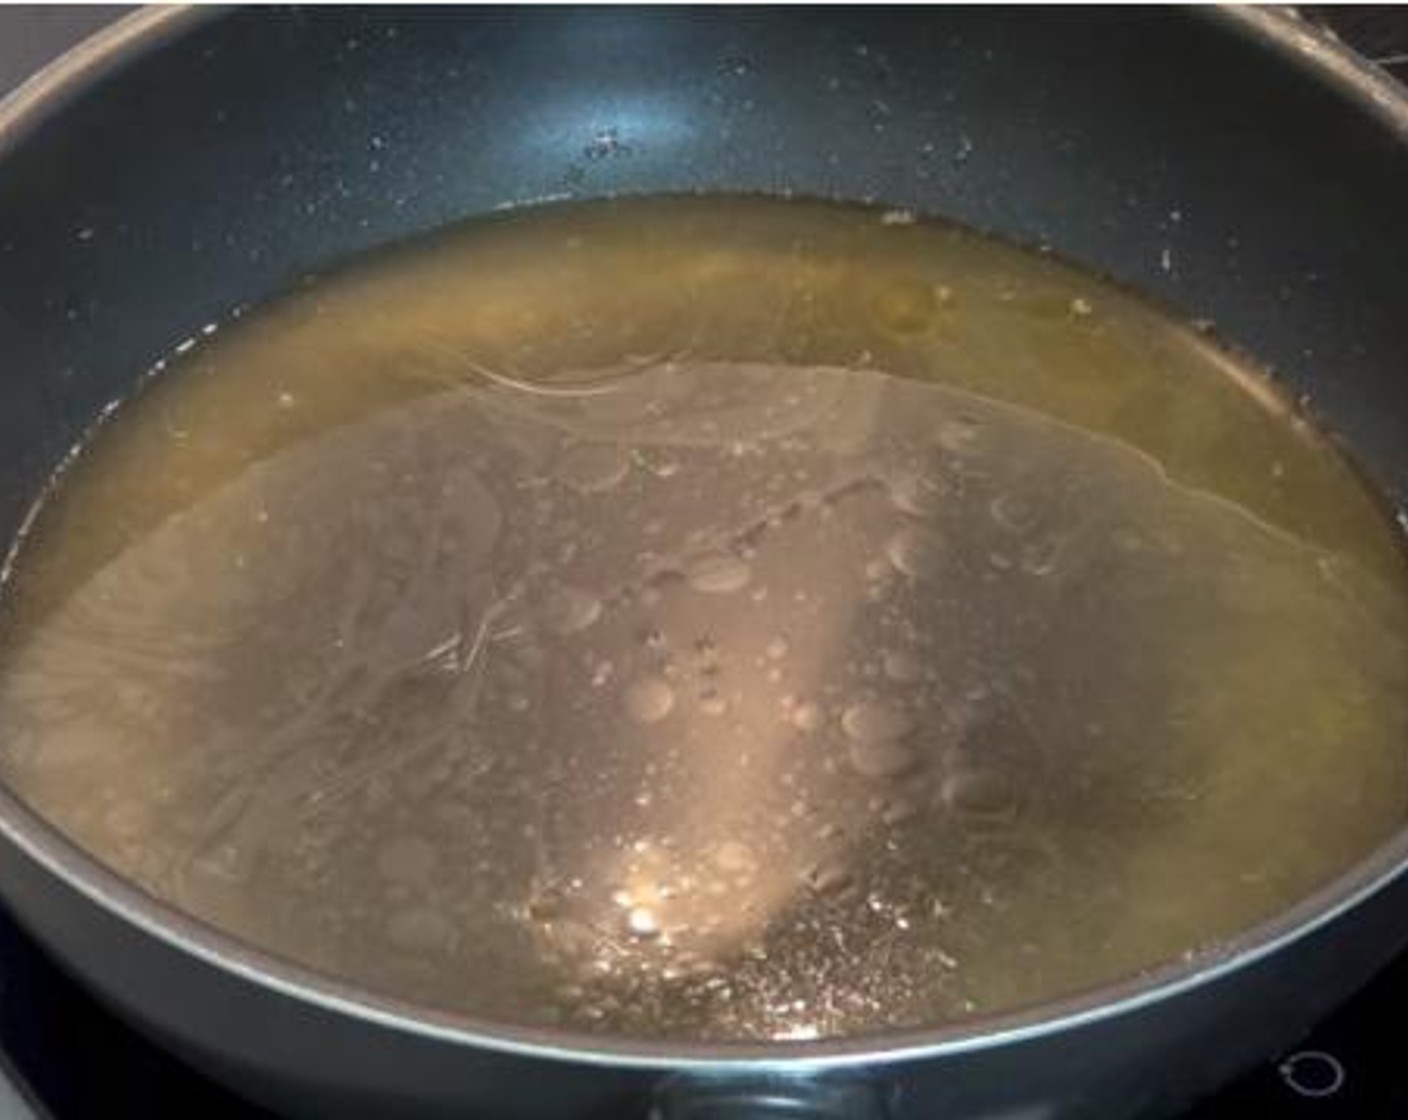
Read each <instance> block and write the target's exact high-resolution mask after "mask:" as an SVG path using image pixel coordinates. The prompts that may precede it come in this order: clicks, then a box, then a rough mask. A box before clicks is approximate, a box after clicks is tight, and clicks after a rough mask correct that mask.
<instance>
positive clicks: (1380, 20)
mask: <svg viewBox="0 0 1408 1120" xmlns="http://www.w3.org/2000/svg"><path fill="white" fill-rule="evenodd" d="M124 10H125V9H123V8H119V7H113V6H109V7H94V6H73V7H64V8H56V7H45V6H41V5H22V6H17V7H10V8H4V7H0V94H3V92H4V91H5V90H7V89H9V88H10V87H12V86H14V85H16V84H17V83H18V82H19V81H20V80H22V79H23V78H24V77H25V76H27V74H28V73H30V72H32V71H33V70H34V69H35V68H36V67H38V66H40V65H42V64H43V63H44V62H46V61H47V60H48V59H50V58H52V57H53V56H54V55H56V54H57V53H58V52H59V51H61V50H63V49H64V48H66V47H67V46H68V45H70V44H71V43H73V42H75V41H76V40H77V39H78V38H80V37H81V36H83V35H84V34H87V33H88V32H90V31H91V30H93V29H94V28H96V27H98V26H101V25H102V24H103V23H106V22H109V21H110V20H112V19H114V18H116V17H117V16H118V15H120V14H122V12H123V11H124ZM1301 11H1302V12H1303V13H1305V14H1306V15H1307V16H1308V17H1309V18H1311V19H1313V20H1316V21H1317V22H1320V23H1323V24H1325V25H1327V26H1329V27H1330V28H1331V29H1332V30H1334V31H1335V32H1336V33H1337V34H1338V35H1339V36H1340V37H1341V38H1343V39H1344V40H1345V41H1346V42H1348V43H1350V44H1351V45H1352V46H1354V47H1355V48H1357V49H1358V50H1360V51H1361V52H1362V53H1364V54H1365V55H1366V56H1368V57H1369V58H1371V59H1373V60H1375V61H1376V62H1378V63H1379V64H1380V65H1381V66H1383V67H1384V68H1385V69H1386V70H1388V71H1389V72H1391V73H1394V74H1395V75H1396V76H1398V77H1399V78H1400V79H1402V80H1404V81H1408V7H1375V8H1369V7H1360V6H1350V7H1334V8H1332V7H1328V6H1326V7H1320V6H1312V7H1303V8H1302V9H1301ZM1405 1007H1408V953H1405V954H1404V955H1403V956H1402V957H1400V958H1399V959H1398V961H1396V962H1395V963H1394V964H1392V965H1391V966H1390V967H1389V968H1388V969H1387V970H1385V971H1384V972H1383V973H1382V974H1381V975H1380V976H1379V977H1377V978H1376V979H1375V980H1374V981H1373V982H1372V983H1371V984H1369V986H1368V987H1367V988H1365V989H1364V990H1363V991H1361V992H1360V993H1359V994H1358V995H1356V996H1354V997H1353V998H1352V999H1350V1000H1349V1001H1348V1002H1347V1003H1346V1004H1345V1005H1344V1006H1343V1007H1342V1008H1341V1009H1340V1010H1339V1011H1338V1012H1336V1013H1335V1014H1334V1015H1332V1016H1331V1017H1330V1018H1329V1019H1327V1020H1326V1021H1325V1022H1323V1023H1322V1024H1321V1025H1320V1026H1319V1027H1318V1028H1317V1029H1316V1030H1315V1031H1313V1032H1312V1033H1311V1034H1310V1036H1309V1037H1307V1038H1305V1039H1303V1040H1302V1041H1301V1042H1300V1043H1299V1044H1298V1045H1296V1046H1295V1047H1293V1048H1292V1049H1291V1050H1290V1051H1288V1052H1286V1053H1284V1054H1281V1055H1278V1056H1276V1057H1275V1058H1273V1059H1272V1060H1270V1061H1268V1062H1266V1063H1264V1064H1263V1065H1262V1066H1260V1067H1258V1068H1256V1069H1254V1070H1252V1071H1251V1072H1250V1073H1248V1074H1247V1075H1246V1076H1245V1077H1243V1078H1242V1079H1241V1080H1240V1081H1237V1082H1235V1083H1233V1084H1231V1085H1229V1086H1227V1087H1226V1088H1225V1089H1223V1090H1222V1091H1221V1092H1220V1093H1218V1094H1217V1095H1216V1096H1215V1097H1213V1098H1211V1099H1209V1100H1207V1101H1205V1102H1203V1103H1202V1104H1201V1105H1199V1106H1198V1107H1197V1108H1195V1109H1193V1110H1192V1111H1191V1112H1190V1113H1188V1114H1187V1117H1186V1118H1185V1120H1234V1118H1235V1120H1243V1118H1245V1117H1261V1116H1268V1117H1276V1118H1278V1120H1282V1118H1284V1120H1296V1118H1302V1117H1303V1118H1306V1120H1350V1118H1352V1120H1389V1118H1393V1120H1401V1118H1403V1117H1405V1116H1408V1062H1405V1060H1404V1059H1405V1055H1404V1052H1403V1043H1402V1039H1403V1038H1404V1037H1405V1032H1404V1019H1403V1010H1404V1008H1405ZM7 1075H8V1081H7ZM107 1116H139V1117H146V1118H154V1120H162V1118H166V1117H201V1118H202V1120H256V1118H259V1117H264V1118H266V1120H272V1117H271V1114H270V1113H268V1112H266V1111H264V1110H262V1109H260V1108H257V1107H255V1106H253V1105H250V1104H247V1103H245V1102H243V1101H241V1100H239V1099H238V1098H237V1097H235V1096H233V1095H232V1094H230V1093H229V1092H227V1091H226V1090H224V1089H222V1088H220V1087H219V1086H217V1085H215V1084H214V1083H212V1082H211V1081H209V1080H208V1079H207V1078H205V1077H203V1076H202V1075H201V1074H200V1073H198V1072H196V1071H195V1070H193V1069H191V1068H190V1067H188V1066H187V1065H185V1064H184V1063H182V1062H180V1061H178V1060H177V1059H175V1058H173V1057H171V1056H169V1055H167V1054H166V1053H164V1052H163V1051H162V1050H160V1049H159V1048H157V1047H156V1046H155V1045H153V1044H152V1043H150V1042H148V1041H146V1040H145V1039H144V1038H143V1037H142V1036H140V1035H139V1034H137V1033H135V1032H134V1031H133V1030H132V1029H131V1028H130V1027H128V1026H126V1025H125V1024H124V1023H122V1022H121V1021H120V1020H118V1019H117V1018H116V1017H114V1016H113V1015H112V1014H111V1013H110V1012H108V1011H107V1010H106V1009H105V1008H103V1007H102V1006H100V1005H99V1004H98V1003H96V1002H95V1001H94V1000H93V998H92V997H91V996H89V995H88V994H87V993H86V992H85V991H83V990H82V989H81V988H80V987H79V986H78V985H77V984H75V983H74V982H73V981H72V980H70V979H68V978H67V977H66V976H65V975H63V974H62V973H61V972H60V971H59V970H58V969H57V968H56V967H55V965H54V964H53V963H51V962H50V961H49V960H48V959H47V957H46V956H45V955H44V953H43V951H42V950H41V949H40V948H39V947H38V946H36V945H35V943H34V942H33V941H32V940H31V939H30V938H28V937H27V936H26V935H25V934H24V933H23V932H21V931H20V930H19V929H18V928H17V927H16V925H15V923H14V922H13V921H12V920H11V919H10V918H9V916H8V915H7V914H5V912H4V911H3V909H0V1120H31V1118H32V1117H40V1118H47V1120H86V1118H89V1117H107Z"/></svg>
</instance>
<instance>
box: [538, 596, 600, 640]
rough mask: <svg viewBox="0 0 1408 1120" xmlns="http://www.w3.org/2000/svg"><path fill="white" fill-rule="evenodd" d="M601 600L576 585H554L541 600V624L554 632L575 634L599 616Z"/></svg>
mask: <svg viewBox="0 0 1408 1120" xmlns="http://www.w3.org/2000/svg"><path fill="white" fill-rule="evenodd" d="M601 610H602V606H601V600H600V599H599V598H597V596H595V595H593V594H592V593H591V592H589V591H583V590H581V589H580V588H577V587H567V586H561V587H555V588H553V590H552V591H550V592H549V593H548V595H547V598H546V599H545V600H544V601H543V608H542V617H543V625H544V626H545V627H547V629H548V630H550V631H551V632H552V633H554V634H558V635H564V636H565V635H567V634H576V633H578V632H579V631H582V630H585V629H587V627H589V626H591V625H592V623H594V622H596V620H597V619H599V618H600V617H601Z"/></svg>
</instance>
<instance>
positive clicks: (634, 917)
mask: <svg viewBox="0 0 1408 1120" xmlns="http://www.w3.org/2000/svg"><path fill="white" fill-rule="evenodd" d="M626 928H627V929H629V930H630V931H631V933H633V934H634V935H635V936H636V937H641V938H649V937H658V936H659V935H660V919H658V918H657V917H656V916H655V912H654V911H652V910H649V909H647V908H646V907H644V906H636V907H634V908H632V910H631V912H630V913H629V914H627V915H626Z"/></svg>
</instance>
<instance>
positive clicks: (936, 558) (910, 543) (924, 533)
mask: <svg viewBox="0 0 1408 1120" xmlns="http://www.w3.org/2000/svg"><path fill="white" fill-rule="evenodd" d="M885 556H886V557H887V558H888V559H889V561H890V563H891V564H893V565H894V567H895V569H896V571H899V572H903V573H904V574H905V575H907V576H909V577H910V578H912V579H923V578H924V577H926V576H932V575H933V574H934V573H935V572H936V571H937V570H938V568H939V564H940V562H941V561H942V559H943V541H942V539H941V538H940V537H939V535H938V533H936V532H935V531H934V530H932V529H929V528H926V527H924V526H920V525H906V526H904V527H903V528H902V529H900V530H899V531H898V532H896V533H895V534H894V535H893V536H892V537H891V538H890V539H889V540H888V541H886V542H885Z"/></svg>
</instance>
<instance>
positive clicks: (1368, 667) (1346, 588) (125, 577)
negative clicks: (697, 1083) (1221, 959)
mask: <svg viewBox="0 0 1408 1120" xmlns="http://www.w3.org/2000/svg"><path fill="white" fill-rule="evenodd" d="M1406 607H1408V582H1405V569H1404V565H1403V561H1402V556H1401V554H1400V542H1399V539H1398V534H1397V532H1396V528H1395V526H1394V525H1393V524H1392V522H1391V521H1390V519H1389V518H1388V517H1386V515H1385V512H1384V510H1383V508H1382V507H1381V506H1380V505H1379V504H1378V503H1377V502H1376V501H1375V500H1374V498H1373V497H1372V495H1371V494H1370V493H1369V492H1368V491H1367V490H1366V489H1365V487H1364V486H1363V485H1362V484H1361V482H1360V481H1359V479H1358V478H1357V476H1356V475H1355V473H1354V471H1353V470H1352V469H1351V467H1350V466H1349V464H1348V463H1347V462H1346V461H1345V460H1344V459H1343V458H1342V457H1341V456H1340V455H1339V454H1338V453H1337V451H1336V450H1335V449H1334V448H1333V447H1332V446H1331V445H1330V444H1329V443H1328V442H1327V441H1326V440H1325V439H1324V438H1323V437H1322V436H1320V435H1319V434H1317V433H1316V432H1315V431H1314V430H1312V429H1311V428H1310V427H1308V426H1307V425H1306V424H1305V423H1304V422H1303V421H1301V420H1299V419H1297V418H1296V417H1295V416H1294V415H1293V413H1292V410H1290V409H1288V408H1287V407H1286V406H1285V404H1284V403H1283V402H1282V400H1281V399H1280V398H1279V396H1278V395H1277V394H1276V393H1275V392H1273V391H1272V390H1271V388H1270V386H1269V384H1268V383H1267V382H1265V381H1264V380H1263V379H1262V378H1261V377H1260V376H1259V375H1258V374H1256V373H1255V372H1254V371H1251V370H1248V369H1247V368H1245V367H1244V366H1242V365H1241V364H1239V363H1238V362H1237V361H1236V360H1235V359H1233V358H1232V357H1230V356H1229V355H1228V354H1227V353H1225V352H1223V351H1221V350H1219V349H1217V348H1216V347H1215V346H1213V345H1212V344H1211V343H1210V342H1209V341H1208V339H1207V338H1206V337H1204V336H1203V335H1201V334H1199V333H1198V332H1197V331H1196V330H1193V329H1191V328H1189V327H1188V326H1186V325H1184V324H1182V323H1179V322H1176V321H1173V320H1170V319H1169V318H1167V317H1165V316H1164V315H1162V314H1160V313H1159V312H1157V311H1156V310H1154V309H1151V308H1150V307H1149V306H1148V305H1146V304H1144V303H1142V302H1140V301H1138V300H1136V299H1134V298H1132V297H1130V296H1129V295H1127V294H1124V293H1122V292H1120V291H1118V290H1115V289H1113V288H1111V287H1109V286H1107V285H1105V284H1103V283H1101V282H1099V281H1096V280H1094V279H1092V278H1090V277H1089V276H1087V275H1084V274H1082V273H1079V272H1077V271H1074V270H1072V269H1071V268H1069V267H1068V266H1065V265H1063V264H1060V263H1058V262H1055V261H1052V260H1050V259H1048V258H1044V257H1040V256H1037V255H1033V254H1028V253H1025V252H1022V251H1019V250H1016V249H1014V248H1011V247H1009V246H1005V245H1002V244H999V243H995V242H993V241H990V240H987V239H983V238H980V237H977V236H975V235H973V234H970V233H967V232H965V231H962V230H959V229H956V228H952V227H948V226H942V225H931V224H927V223H915V222H914V221H913V220H912V218H911V217H910V216H909V215H906V214H895V213H882V212H881V211H878V210H871V209H865V208H858V207H843V206H837V205H830V204H810V203H799V202H780V201H769V200H762V199H725V198H716V199H708V198H699V199H687V200H686V199H657V200H636V201H628V202H614V203H596V204H590V205H582V206H573V207H555V208H549V209H544V210H540V211H535V212H524V213H521V214H512V215H508V216H504V217H500V218H496V219H494V220H492V221H481V222H477V223H472V224H469V225H465V226H462V227H458V228H455V229H451V230H447V231H444V232H441V233H438V234H436V235H434V236H432V237H430V238H428V239H425V240H421V241H418V242H415V243H413V244H410V245H407V246H404V247H400V248H397V249H395V250H393V251H389V252H383V253H380V254H377V255H373V256H371V257H368V258H366V259H363V260H360V261H356V262H353V263H352V264H351V265H349V266H347V267H345V268H343V269H341V270H339V271H337V272H335V273H334V274H332V275H329V276H326V277H323V278H320V279H317V280H314V281H313V282H311V283H309V284H307V285H305V286H303V287H301V288H299V289H298V290H297V291H295V292H293V293H291V294H289V295H286V296H283V297H281V298H279V299H277V300H274V301H273V302H271V303H269V304H268V305H266V306H263V307H261V308H258V309H256V310H254V311H252V312H249V313H246V314H244V315H242V316H240V317H238V318H235V319H232V320H231V321H230V322H228V323H226V324H225V325H224V326H223V327H222V328H221V329H220V330H219V331H218V332H216V333H214V334H213V335H211V336H210V337H207V338H203V339H202V340H201V341H200V343H199V344H198V345H196V346H195V347H193V348H191V349H189V350H188V352H186V353H184V354H182V355H181V356H180V357H179V358H178V359H177V360H176V361H174V362H173V363H172V368H171V369H170V370H169V371H168V372H166V373H165V374H164V375H163V376H160V377H157V378H155V379H153V380H152V381H151V382H150V383H149V384H148V385H147V387H146V389H145V391H144V392H142V393H141V394H140V395H138V396H137V397H136V398H135V399H134V400H132V401H131V402H129V403H128V404H127V405H125V406H124V407H123V408H122V409H121V410H120V411H119V413H118V414H117V416H116V418H115V419H113V420H112V421H111V422H110V423H108V424H105V425H103V426H102V427H101V428H100V429H99V430H98V431H97V433H96V435H95V437H94V438H93V439H92V440H91V441H90V442H89V444H88V445H87V446H86V447H85V448H84V449H83V450H82V453H81V454H80V455H79V456H78V458H77V459H76V461H75V462H74V464H73V465H72V466H71V467H70V468H69V469H68V470H67V471H66V472H65V473H64V475H63V476H62V477H61V478H60V479H59V480H58V482H57V484H56V486H55V488H54V490H53V492H52V494H51V495H50V497H49V498H48V499H47V500H46V501H45V503H44V504H43V505H42V507H41V508H40V510H39V513H38V516H37V518H36V520H35V522H34V526H33V529H32V531H31V532H30V533H29V534H28V536H27V538H26V540H25V541H24V542H23V544H22V547H21V548H20V549H19V550H18V552H17V554H16V557H15V562H14V564H13V565H12V572H11V579H10V583H9V586H8V595H7V603H6V611H5V613H4V615H3V620H4V628H3V638H4V641H3V646H0V767H3V775H4V777H5V778H6V780H7V781H8V782H10V783H11V784H12V785H13V787H14V788H15V789H16V790H18V791H19V793H20V794H21V795H22V796H23V797H24V798H26V799H27V800H28V801H30V802H31V803H32V804H34V805H35V806H36V807H37V808H38V809H39V810H40V811H41V812H43V813H44V814H45V815H46V816H47V817H48V818H49V819H51V820H52V821H54V822H55V823H56V824H57V825H58V826H59V827H61V828H62V829H63V830H64V831H66V832H67V833H68V834H69V835H71V836H72V837H74V838H75V839H76V840H77V841H78V842H79V843H80V844H82V845H83V846H84V847H85V848H87V849H88V850H90V851H92V852H93V853H95V854H96V855H98V856H99V857H100V858H102V859H103V860H105V861H107V862H108V863H109V864H111V865H112V866H113V867H115V868H117V869H118V870H119V871H121V872H123V873H124V874H126V875H129V876H131V877H132V878H134V879H135V880H137V881H138V882H140V883H141V884H143V885H144V886H145V887H146V888H147V889H148V890H150V891H151V892H152V893H153V894H155V895H158V896H160V897H162V898H164V899H167V900H169V901H171V902H173V903H175V904H176V905H178V906H180V907H182V908H183V909H185V910H187V911H189V912H190V913H192V914H194V915H197V916H199V917H201V918H204V919H206V920H208V921H209V922H211V923H213V924H215V925H217V926H219V927H221V928H223V929H225V930H227V931H229V932H231V933H233V934H235V935H237V936H239V937H241V938H243V939H245V940H247V941H248V942H250V943H252V944H255V945H258V946H260V947H263V948H265V949H268V950H271V951H273V952H275V953H277V954H280V955H283V956H286V957H288V958H291V959H294V960H297V961H299V962H302V963H304V964H306V965H310V966H312V967H314V968H316V969H320V970H322V971H325V972H327V973H330V974H334V975H337V976H340V977H343V978H348V979H351V980H353V981H355V982H357V983H359V984H362V985H365V986H367V987H370V988H373V989H375V990H377V991H380V992H384V993H390V994H394V995H398V996H401V997H405V998H408V999H411V1000H416V1001H420V1002H423V1003H427V1004H432V1005H435V1006H438V1007H442V1008H449V1009H454V1010H459V1011H464V1012H468V1013H471V1014H475V1015H479V1016H482V1017H485V1018H489V1019H495V1020H499V1021H504V1022H512V1023H532V1024H566V1025H569V1026H572V1027H576V1028H582V1029H589V1030H597V1031H610V1032H614V1033H626V1034H631V1035H636V1036H645V1037H678V1038H711V1039H720V1038H724V1039H746V1038H762V1039H801V1038H813V1037H818V1036H823V1037H825V1036H836V1035H845V1034H856V1033H865V1032H875V1031H880V1030H883V1029H886V1028H891V1027H898V1026H912V1025H927V1024H935V1023H940V1022H945V1021H952V1020H956V1019H961V1018H964V1017H966V1016H971V1015H973V1014H975V1013H985V1012H990V1011H995V1010H1002V1009H1011V1008H1015V1007H1019V1006H1025V1005H1030V1004H1033V1003H1037V1002H1040V1001H1043V1000H1047V999H1051V998H1053V997H1057V996H1061V995H1065V994H1069V993H1072V992H1076V991H1080V990H1082V989H1086V988H1088V987H1090V986H1092V985H1097V984H1100V983H1104V982H1107V981H1111V980H1115V979H1117V978H1120V977H1124V976H1128V975H1130V974H1132V973H1135V972H1137V971H1138V970H1141V969H1145V968H1148V967H1150V966H1154V965H1157V964H1160V963H1163V962H1166V961H1169V960H1172V959H1175V958H1177V957H1179V956H1180V955H1182V954H1186V953H1189V952H1192V951H1196V950H1200V949H1207V948H1215V947H1216V946H1217V945H1218V943H1219V942H1221V941H1224V940H1225V939H1227V938H1229V937H1231V936H1233V935H1235V934H1237V933H1239V932H1241V931H1244V930H1246V929H1248V928H1249V927H1251V926H1252V925H1254V924H1255V923H1257V922H1259V921H1261V920H1263V919H1266V918H1268V917H1271V916H1273V915H1275V914H1277V913H1278V912H1280V911H1282V910H1283V909H1284V908H1286V907H1287V906H1288V905H1290V904H1291V903H1293V902H1294V901H1296V900H1298V899H1300V898H1302V897H1304V896H1305V895H1306V894H1307V893H1309V892H1310V891H1312V890H1313V889H1314V888H1316V887H1318V886H1320V885H1322V884H1324V883H1325V882H1327V881H1328V880H1329V879H1331V878H1332V877H1334V876H1335V875H1337V874H1338V873H1340V872H1342V871H1344V870H1345V869H1346V868H1347V867H1349V866H1350V865H1351V864H1352V863H1353V862H1354V861H1356V860H1358V859H1359V858H1361V857H1362V856H1364V855H1365V854H1366V853H1367V852H1368V851H1369V850H1371V849H1372V848H1373V847H1374V846H1375V845H1377V844H1379V843H1380V842H1381V841H1383V840H1385V839H1386V838H1387V837H1388V836H1389V835H1390V834H1391V833H1393V832H1394V831H1395V830H1396V829H1398V828H1399V827H1401V825H1402V824H1403V822H1404V818H1405V813H1408V780H1406V779H1408V750H1405V744H1408V738H1405V735H1406V734H1408V726H1405V724H1408V707H1406V706H1408V646H1405V641H1404V638H1405V635H1406V634H1408V609H1406Z"/></svg>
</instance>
